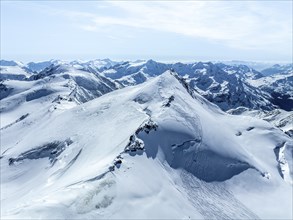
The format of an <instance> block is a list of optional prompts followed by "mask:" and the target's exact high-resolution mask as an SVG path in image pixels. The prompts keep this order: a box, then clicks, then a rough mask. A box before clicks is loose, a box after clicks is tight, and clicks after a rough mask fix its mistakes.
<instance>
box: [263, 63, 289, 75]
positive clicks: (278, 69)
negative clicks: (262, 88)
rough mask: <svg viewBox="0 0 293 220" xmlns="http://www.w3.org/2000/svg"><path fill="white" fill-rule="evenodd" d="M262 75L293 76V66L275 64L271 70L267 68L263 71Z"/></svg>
mask: <svg viewBox="0 0 293 220" xmlns="http://www.w3.org/2000/svg"><path fill="white" fill-rule="evenodd" d="M261 73H262V74H263V75H265V76H270V75H274V74H288V75H289V74H290V75H292V74H293V64H285V65H280V64H275V65H273V66H271V67H269V68H266V69H264V70H262V71H261Z"/></svg>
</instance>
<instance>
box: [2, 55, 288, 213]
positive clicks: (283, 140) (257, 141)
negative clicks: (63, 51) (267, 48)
mask: <svg viewBox="0 0 293 220" xmlns="http://www.w3.org/2000/svg"><path fill="white" fill-rule="evenodd" d="M0 68H1V75H0V92H1V93H0V99H1V106H0V113H1V117H0V122H1V123H0V125H1V128H0V133H1V155H0V158H1V159H0V161H1V218H3V219H7V218H12V219H19V218H22V219H28V218H42V219H60V218H61V219H74V218H75V219H84V218H94V219H97V218H102V219H108V218H120V219H125V218H134V219H139V218H140V219H146V218H153V219H161V218H167V219H170V218H172V219H174V218H175V219H182V218H184V219H188V218H191V219H229V218H232V219H257V218H261V219H272V218H273V219H280V218H283V219H292V217H293V216H292V205H293V201H292V197H290V196H288V195H290V194H292V184H293V159H292V158H293V140H292V136H293V133H292V132H293V123H292V120H293V118H292V116H293V112H292V109H293V106H292V105H291V101H292V100H293V98H292V88H293V86H292V74H290V73H284V72H282V73H280V74H278V73H276V74H274V75H272V76H263V75H262V73H260V72H258V71H256V70H254V69H252V68H250V67H247V66H245V65H227V64H223V63H211V62H196V63H188V64H185V63H172V64H166V63H161V62H156V61H154V60H148V61H142V60H138V61H126V62H115V61H111V60H109V59H104V60H94V61H71V62H66V61H60V60H51V61H48V62H42V63H35V64H32V63H30V64H23V63H21V62H14V61H9V62H8V61H1V67H0ZM274 94H277V95H276V96H274ZM223 110H225V111H226V110H227V112H224V111H223ZM170 207H171V209H170Z"/></svg>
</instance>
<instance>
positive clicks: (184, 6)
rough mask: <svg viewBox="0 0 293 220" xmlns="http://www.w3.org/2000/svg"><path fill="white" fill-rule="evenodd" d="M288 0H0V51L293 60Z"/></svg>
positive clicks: (27, 57) (16, 55) (37, 57)
mask: <svg viewBox="0 0 293 220" xmlns="http://www.w3.org/2000/svg"><path fill="white" fill-rule="evenodd" d="M292 11H293V6H292V1H291V0H289V1H280V0H278V1H272V0H270V1H263V0H260V1H228V0H227V1H198V0H196V1H141V0H140V1H134V0H128V1H113V0H112V1H66V0H64V1H27V0H26V1H15V0H13V1H8V0H1V49H0V50H1V59H7V60H18V61H23V62H28V61H43V60H49V59H63V60H76V59H80V60H90V59H98V58H100V59H102V58H110V59H113V60H136V59H154V60H158V61H192V60H202V61H207V60H210V61H215V60H219V61H220V60H245V61H282V62H292V50H293V48H292V41H293V39H292V32H293V18H292Z"/></svg>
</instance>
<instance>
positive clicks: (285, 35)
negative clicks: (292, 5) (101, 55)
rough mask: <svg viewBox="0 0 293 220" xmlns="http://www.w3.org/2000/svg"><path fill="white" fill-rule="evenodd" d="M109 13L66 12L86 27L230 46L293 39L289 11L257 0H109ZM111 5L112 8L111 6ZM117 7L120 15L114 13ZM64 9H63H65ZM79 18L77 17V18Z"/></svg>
mask: <svg viewBox="0 0 293 220" xmlns="http://www.w3.org/2000/svg"><path fill="white" fill-rule="evenodd" d="M107 3H108V6H109V7H105V9H108V10H109V14H108V15H107V16H105V15H100V14H99V13H98V12H97V13H96V14H94V13H85V12H67V13H66V15H67V16H70V17H71V18H83V20H84V19H87V20H86V22H85V24H83V25H80V27H82V28H83V29H84V30H87V31H101V29H103V28H107V29H108V30H109V31H110V30H111V31H113V30H114V31H115V29H117V28H123V27H130V28H134V29H153V30H156V31H165V32H171V33H177V34H181V35H185V36H190V37H195V38H205V39H209V40H211V41H215V42H219V43H223V44H225V45H227V46H231V47H236V48H242V49H252V48H266V47H268V46H270V47H282V45H281V44H283V42H290V41H291V39H292V32H291V31H292V28H291V27H292V20H291V19H290V16H292V15H290V14H288V15H286V14H283V12H282V11H281V10H274V8H271V7H268V6H266V5H265V4H262V3H256V2H240V3H239V2H237V3H236V2H223V1H221V2H203V1H194V2H191V1H187V2H153V1H150V2H145V1H142V2H129V1H126V2H125V1H112V2H107ZM110 9H111V10H110ZM113 9H115V10H116V11H119V12H120V13H119V15H116V14H115V13H113V14H111V11H112V10H113ZM63 13H64V12H63ZM75 20H77V19H75Z"/></svg>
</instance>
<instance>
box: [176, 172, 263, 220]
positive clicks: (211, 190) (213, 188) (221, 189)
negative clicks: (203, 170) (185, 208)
mask: <svg viewBox="0 0 293 220" xmlns="http://www.w3.org/2000/svg"><path fill="white" fill-rule="evenodd" d="M180 176H181V179H182V183H183V185H182V186H183V189H184V190H185V193H186V195H187V197H188V199H189V201H191V203H192V204H193V205H194V206H195V207H196V209H197V210H198V211H199V212H200V214H202V216H204V218H205V219H259V217H258V216H257V215H256V214H254V213H253V212H252V211H250V210H249V209H248V208H247V207H245V206H244V205H243V204H242V203H241V202H240V201H239V200H237V199H236V198H235V197H234V196H233V194H232V193H231V192H229V190H228V189H227V187H225V184H224V183H217V182H215V183H207V182H204V181H202V180H199V179H197V178H195V177H194V176H192V174H190V173H187V172H186V171H182V172H181V174H180Z"/></svg>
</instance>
